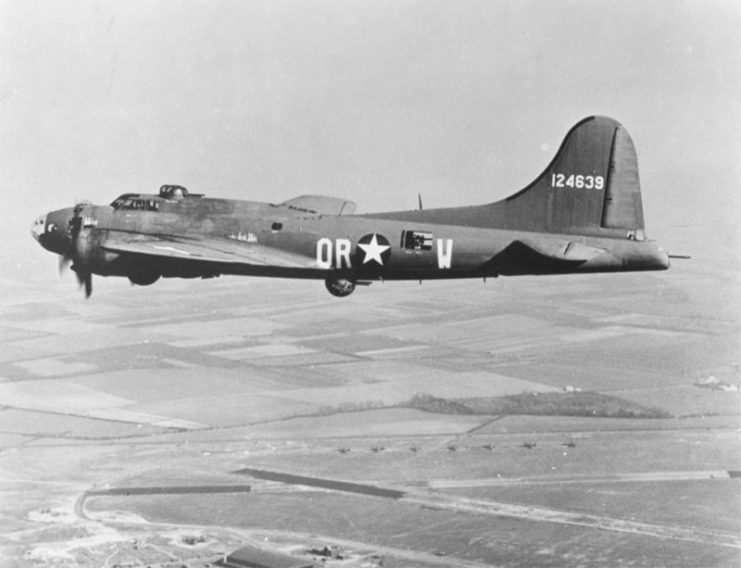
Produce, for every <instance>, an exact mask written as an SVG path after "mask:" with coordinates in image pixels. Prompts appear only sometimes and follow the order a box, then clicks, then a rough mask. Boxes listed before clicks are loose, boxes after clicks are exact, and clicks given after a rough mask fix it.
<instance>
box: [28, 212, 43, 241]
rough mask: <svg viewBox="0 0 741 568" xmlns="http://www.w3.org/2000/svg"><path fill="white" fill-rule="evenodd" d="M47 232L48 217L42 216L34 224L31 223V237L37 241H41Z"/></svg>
mask: <svg viewBox="0 0 741 568" xmlns="http://www.w3.org/2000/svg"><path fill="white" fill-rule="evenodd" d="M45 232H46V215H41V216H40V217H38V218H37V219H36V220H35V221H34V222H33V223H31V235H33V238H34V239H36V240H37V241H38V240H39V239H41V235H43V234H44V233H45Z"/></svg>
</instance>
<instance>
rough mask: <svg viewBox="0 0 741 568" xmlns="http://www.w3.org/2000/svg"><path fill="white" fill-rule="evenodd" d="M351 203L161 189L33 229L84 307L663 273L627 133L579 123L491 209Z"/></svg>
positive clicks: (49, 217) (69, 212)
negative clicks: (92, 300)
mask: <svg viewBox="0 0 741 568" xmlns="http://www.w3.org/2000/svg"><path fill="white" fill-rule="evenodd" d="M354 212H355V203H353V202H351V201H347V200H344V199H340V198H336V197H326V196H321V195H304V196H301V197H297V198H295V199H290V200H288V201H285V202H283V203H279V204H272V203H258V202H252V201H238V200H232V199H212V198H207V197H205V196H203V195H200V194H193V193H189V192H188V191H187V190H186V189H185V188H184V187H181V186H178V185H165V186H162V187H161V188H160V191H159V193H158V194H156V195H154V194H153V195H150V194H141V193H127V194H124V195H122V196H121V197H119V198H117V199H116V200H114V201H113V203H111V204H110V205H93V204H91V203H88V202H82V203H78V204H77V205H76V206H75V207H73V208H67V209H61V210H58V211H53V212H51V213H48V214H46V215H43V216H41V217H39V218H38V219H37V220H36V221H35V222H34V223H33V225H32V227H31V231H32V233H33V236H34V237H35V238H36V239H37V240H38V242H39V243H40V244H41V246H43V247H44V248H45V249H47V250H49V251H52V252H54V253H56V254H58V255H61V257H62V258H61V264H60V266H64V265H66V264H70V263H71V265H72V270H74V272H75V273H76V274H77V277H78V280H79V282H80V284H81V285H83V286H84V289H85V294H86V296H90V294H91V292H92V275H93V274H98V275H101V276H125V277H127V278H129V280H131V282H133V283H134V284H138V285H142V286H145V285H149V284H152V283H154V282H155V281H156V280H158V279H159V278H162V277H163V278H173V277H178V278H212V277H215V276H220V275H222V274H236V275H245V276H274V277H283V278H313V279H322V280H324V282H325V284H326V287H327V290H329V292H330V293H332V294H333V295H335V296H340V297H342V296H348V295H349V294H351V293H352V292H353V290H354V289H355V287H356V285H362V284H369V283H371V282H373V281H378V280H420V281H421V280H426V279H440V278H487V277H497V276H499V275H505V276H515V275H528V274H529V275H542V274H573V273H587V272H623V271H637V270H665V269H667V268H669V256H668V255H667V253H666V252H665V251H664V250H663V249H661V247H659V246H658V245H657V244H656V243H655V242H654V241H651V240H648V239H647V238H646V235H645V232H644V222H643V209H642V204H641V191H640V184H639V179H638V164H637V160H636V153H635V148H634V146H633V141H632V140H631V138H630V135H629V134H628V133H627V131H626V130H625V128H624V127H623V126H622V125H621V124H619V123H618V122H616V121H615V120H613V119H611V118H607V117H600V116H594V117H589V118H586V119H584V120H582V121H581V122H579V123H578V124H576V125H575V126H574V127H573V128H572V129H571V131H570V132H569V133H568V134H567V135H566V138H565V139H564V141H563V143H562V144H561V147H560V149H559V150H558V153H557V154H556V157H555V158H554V159H553V161H552V162H551V163H550V164H549V165H548V167H547V168H546V169H545V171H544V172H543V173H542V174H541V175H540V176H539V177H538V178H537V179H536V180H535V181H534V182H532V183H531V184H530V185H528V186H527V187H525V188H524V189H522V190H521V191H519V192H517V193H515V194H514V195H511V196H510V197H507V198H506V199H503V200H501V201H496V202H493V203H488V204H484V205H478V206H469V207H455V208H444V209H424V210H423V209H422V208H421V207H420V210H412V211H394V212H389V213H373V214H365V215H355V214H354Z"/></svg>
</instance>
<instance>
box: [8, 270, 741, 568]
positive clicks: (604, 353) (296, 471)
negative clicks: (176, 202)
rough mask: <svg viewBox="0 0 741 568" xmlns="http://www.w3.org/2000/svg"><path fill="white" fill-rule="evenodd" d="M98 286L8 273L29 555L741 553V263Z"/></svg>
mask: <svg viewBox="0 0 741 568" xmlns="http://www.w3.org/2000/svg"><path fill="white" fill-rule="evenodd" d="M688 266H689V267H688ZM95 284H96V290H95V294H94V295H93V297H92V298H91V299H90V300H89V301H85V300H84V299H83V298H82V297H81V296H82V295H81V294H77V293H76V291H75V290H74V285H73V284H72V278H71V277H70V278H69V279H66V280H64V281H62V282H59V283H54V282H53V281H49V282H31V283H30V284H29V283H26V284H24V285H23V286H21V285H18V284H16V283H14V282H13V281H2V282H0V291H2V295H1V296H0V297H1V298H2V305H1V306H0V314H1V319H0V322H2V323H0V490H1V491H2V495H0V527H2V531H0V532H1V533H2V534H1V535H0V558H1V559H2V560H0V563H1V564H2V565H3V566H13V567H15V566H29V565H39V566H41V565H44V566H46V565H51V566H77V565H83V566H111V567H112V566H114V565H122V566H123V565H128V566H183V565H185V566H189V567H190V566H208V565H210V564H211V563H212V562H213V561H215V560H217V559H219V558H220V557H221V556H223V555H224V554H225V553H228V552H231V551H233V550H235V549H237V548H239V547H241V546H244V545H247V544H251V545H258V546H261V547H263V548H269V549H273V550H279V551H283V552H289V553H292V554H295V555H299V556H303V557H305V558H312V557H314V558H317V559H319V558H320V557H319V556H318V551H320V550H321V549H322V548H323V547H324V546H325V545H336V546H339V547H340V548H341V549H342V550H343V551H344V554H345V555H346V556H347V557H346V558H345V559H344V560H338V559H327V562H326V564H327V565H329V566H331V565H336V566H375V565H379V564H380V562H381V559H382V560H383V565H384V566H399V567H401V566H420V567H423V566H590V567H591V566H621V565H624V566H647V567H649V566H650V567H656V566H672V567H676V566H687V567H702V566H728V567H731V566H737V565H739V563H741V514H740V513H739V511H741V478H740V477H739V475H741V474H740V473H739V472H741V439H740V437H739V431H740V428H741V394H740V393H739V391H738V390H734V389H737V387H736V385H738V384H739V383H741V367H740V365H741V334H740V333H739V331H741V318H740V317H739V302H738V301H735V300H729V298H731V299H732V298H738V290H739V280H738V278H737V276H736V275H735V274H732V273H720V274H713V275H712V278H709V277H708V275H707V273H706V272H705V271H701V270H699V269H698V268H693V267H692V265H691V264H690V265H686V266H684V267H683V266H678V267H675V268H673V269H672V270H671V271H669V272H668V273H662V274H634V275H631V274H627V275H626V274H624V275H614V276H598V275H595V276H585V277H560V278H558V277H554V278H550V277H546V278H519V279H517V278H512V279H498V280H489V281H488V282H487V283H486V284H482V283H481V282H480V281H457V282H450V283H445V282H439V283H424V284H422V285H421V286H420V285H418V284H416V283H388V284H380V283H379V284H374V285H372V286H370V287H369V288H361V289H359V290H357V291H356V293H355V294H354V295H352V296H351V297H349V298H346V299H341V300H340V299H335V298H333V297H331V296H329V295H328V294H327V293H326V291H325V290H324V288H323V285H322V283H321V282H311V281H304V282H301V281H285V280H262V279H238V278H231V279H227V278H222V279H217V280H212V281H194V282H184V281H174V282H169V281H167V282H159V283H157V284H156V285H154V286H152V287H149V288H132V287H130V286H129V285H128V283H126V282H123V281H113V280H111V281H105V280H103V279H97V280H96V282H95ZM711 377H712V380H708V379H710V378H711ZM579 392H582V393H585V392H594V393H601V394H602V395H609V397H610V398H609V401H610V403H609V405H610V406H609V408H610V409H612V408H615V407H619V408H627V409H636V408H638V409H643V408H645V409H653V410H654V411H657V412H653V411H652V412H653V414H647V416H648V415H651V416H654V415H655V416H662V417H661V418H629V417H627V418H621V417H604V418H603V417H598V415H597V410H596V407H595V411H594V414H590V409H589V408H586V409H584V415H569V416H564V415H559V413H560V412H562V411H563V408H566V406H568V405H564V406H563V408H561V410H559V405H558V404H555V405H551V404H549V405H547V406H548V408H551V406H554V410H553V413H554V415H538V416H529V415H520V414H510V413H507V414H485V413H484V414H482V413H480V412H477V413H476V414H469V413H464V412H459V413H456V412H455V409H456V408H459V406H461V405H462V402H461V401H463V402H465V403H466V404H468V405H469V406H470V405H472V404H474V403H475V401H476V400H477V399H478V400H482V399H487V401H491V400H494V401H496V400H497V399H498V397H506V396H513V395H522V394H523V393H530V395H529V396H537V395H538V393H540V394H545V393H548V395H547V397H548V398H547V400H548V401H551V400H558V399H559V398H561V397H560V396H555V393H563V397H568V396H569V393H573V396H578V393H579ZM420 396H422V397H427V400H433V399H434V400H436V401H437V400H440V401H443V403H444V404H445V405H446V406H445V408H446V412H442V410H441V411H440V412H430V411H426V410H424V409H420V408H419V407H416V408H410V407H409V402H410V401H412V400H413V399H415V397H416V399H417V400H419V399H420ZM585 398H586V397H585ZM603 399H605V400H608V399H607V397H603ZM518 400H520V399H518ZM615 401H617V402H615ZM621 401H622V402H621ZM456 405H459V406H456ZM616 405H617V406H616ZM532 406H535V405H532ZM541 406H542V405H541ZM441 408H442V407H441ZM477 408H479V409H480V408H484V409H485V408H504V406H503V405H496V404H491V403H490V402H486V403H485V404H484V403H482V404H481V405H479V407H477ZM579 408H580V409H581V408H582V407H581V406H579ZM428 410H429V409H428ZM580 411H581V410H580ZM610 411H611V410H610ZM312 549H313V550H314V553H313V554H312V553H310V552H309V551H310V550H312Z"/></svg>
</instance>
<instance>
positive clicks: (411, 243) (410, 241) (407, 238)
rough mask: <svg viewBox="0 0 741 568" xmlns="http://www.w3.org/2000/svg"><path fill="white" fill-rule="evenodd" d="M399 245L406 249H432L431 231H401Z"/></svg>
mask: <svg viewBox="0 0 741 568" xmlns="http://www.w3.org/2000/svg"><path fill="white" fill-rule="evenodd" d="M401 246H402V248H405V249H407V250H432V233H426V232H424V231H402V232H401Z"/></svg>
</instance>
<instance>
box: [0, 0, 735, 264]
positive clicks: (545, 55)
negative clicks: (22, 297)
mask: <svg viewBox="0 0 741 568" xmlns="http://www.w3.org/2000/svg"><path fill="white" fill-rule="evenodd" d="M591 114H605V115H609V116H613V117H614V118H616V119H618V120H619V121H620V122H622V123H623V124H624V125H625V127H626V128H627V129H628V131H629V132H630V133H631V135H632V136H633V139H634V141H635V143H636V146H637V148H638V158H639V165H640V168H641V180H642V187H643V195H644V208H645V213H646V222H647V228H648V232H649V234H650V235H651V236H653V237H655V238H657V239H658V240H659V241H660V242H662V243H664V244H666V245H667V248H675V249H676V247H682V248H683V249H684V250H675V251H673V252H690V253H693V254H695V255H699V256H700V257H705V258H710V259H712V260H713V261H714V262H717V261H718V260H719V259H723V258H729V263H731V264H732V265H733V266H735V267H737V266H738V258H739V240H738V237H739V229H738V227H739V226H741V215H740V213H741V183H740V182H741V3H739V2H737V1H730V2H720V1H712V0H711V1H707V0H702V1H686V2H681V1H642V2H637V1H634V2H620V1H610V2H600V1H592V0H590V1H580V2H577V1H569V2H564V1H516V2H515V1H500V2H496V1H491V0H484V1H469V0H455V1H454V0H447V1H431V0H424V1H410V0H395V1H378V0H362V1H360V0H358V1H353V0H343V1H339V0H333V1H328V0H323V1H308V0H301V1H286V2H280V1H275V0H270V1H265V2H261V1H242V0H235V1H221V0H208V1H206V0H201V1H194V0H190V1H189V0H177V1H174V0H172V1H157V0H155V1H153V0H145V1H144V0H142V1H119V2H111V1H93V0H73V1H60V0H50V1H29V0H22V1H21V0H0V192H2V197H3V202H4V203H3V207H2V210H3V212H4V213H5V216H4V217H5V218H4V221H3V223H1V224H0V227H1V228H0V237H2V239H3V249H2V252H1V253H0V268H2V271H3V273H5V277H6V278H10V277H11V276H9V274H10V273H12V274H13V276H12V277H13V278H22V277H24V276H23V275H25V274H36V273H38V272H39V271H42V270H43V272H44V275H45V276H47V275H53V272H54V266H55V262H54V260H53V258H52V257H51V255H50V254H49V253H47V252H46V251H43V250H42V249H41V248H40V247H38V245H37V244H36V243H35V242H33V240H32V239H31V237H30V235H29V232H28V226H29V225H30V223H31V221H32V220H33V218H35V217H36V216H38V215H39V214H40V213H42V212H45V211H48V210H52V209H57V208H61V207H67V206H71V205H72V204H73V203H74V202H75V200H79V199H83V198H86V199H90V200H92V201H94V202H96V203H108V202H110V201H111V200H112V199H113V198H114V197H116V196H117V195H118V194H120V193H123V192H126V191H142V192H156V191H157V188H158V187H159V186H160V185H161V184H163V183H179V184H183V185H186V186H187V187H189V188H191V189H192V190H194V191H196V192H203V193H206V194H207V195H210V196H220V197H231V198H241V199H252V200H261V201H273V202H277V201H282V200H284V199H288V198H290V197H292V196H295V195H299V194H302V193H326V194H330V195H337V196H341V197H345V198H348V199H352V200H354V201H357V202H358V204H359V209H358V210H359V211H381V210H393V209H409V208H414V207H415V206H416V200H417V197H416V196H417V193H418V192H421V193H422V196H423V200H424V203H425V206H427V207H437V206H451V205H458V204H460V205H464V204H476V203H483V202H487V201H493V200H495V199H500V198H503V197H506V196H507V195H509V194H511V193H513V192H515V191H516V190H518V189H520V188H521V187H522V186H524V185H525V184H527V183H528V182H529V181H531V179H533V178H534V177H535V176H537V175H538V174H539V173H540V171H542V169H543V168H544V167H545V166H546V165H547V163H548V162H549V161H550V159H551V158H552V156H553V153H554V152H555V150H556V149H557V148H558V145H559V144H560V142H561V140H562V138H563V136H564V135H565V134H566V132H567V130H568V129H569V128H570V127H571V126H572V125H573V124H574V123H575V122H576V121H578V120H579V119H581V118H583V117H585V116H589V115H591ZM687 249H689V250H687ZM734 263H735V264H734ZM42 267H43V268H42ZM47 269H48V270H47ZM51 277H53V276H51Z"/></svg>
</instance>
